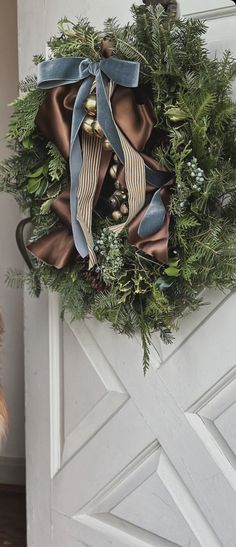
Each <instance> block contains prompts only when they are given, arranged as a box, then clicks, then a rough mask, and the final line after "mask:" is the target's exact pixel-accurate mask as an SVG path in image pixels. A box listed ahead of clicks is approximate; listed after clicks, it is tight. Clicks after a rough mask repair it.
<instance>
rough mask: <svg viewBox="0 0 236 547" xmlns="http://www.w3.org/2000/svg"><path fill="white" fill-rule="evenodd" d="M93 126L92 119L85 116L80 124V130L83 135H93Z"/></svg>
mask: <svg viewBox="0 0 236 547" xmlns="http://www.w3.org/2000/svg"><path fill="white" fill-rule="evenodd" d="M93 125H94V119H93V118H91V116H86V118H84V121H83V124H82V128H83V130H84V131H85V133H88V135H93Z"/></svg>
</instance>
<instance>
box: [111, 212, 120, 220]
mask: <svg viewBox="0 0 236 547" xmlns="http://www.w3.org/2000/svg"><path fill="white" fill-rule="evenodd" d="M111 216H112V218H113V220H120V219H121V218H122V213H121V212H120V211H113V213H112V215H111Z"/></svg>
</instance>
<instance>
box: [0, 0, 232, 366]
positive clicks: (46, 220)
mask: <svg viewBox="0 0 236 547" xmlns="http://www.w3.org/2000/svg"><path fill="white" fill-rule="evenodd" d="M132 16H133V20H132V22H131V23H130V24H128V25H127V26H126V27H121V26H120V25H119V23H118V22H117V21H116V20H115V19H109V20H108V21H107V22H106V23H105V27H104V32H103V33H100V32H97V31H96V30H95V29H94V28H93V27H92V26H91V25H90V23H89V22H88V21H87V20H85V19H79V20H78V21H77V22H76V23H75V24H74V23H71V22H70V21H69V20H68V19H66V18H64V19H63V20H61V21H60V23H59V26H58V28H59V35H58V36H54V37H53V38H52V39H51V40H50V42H49V46H50V48H51V51H52V55H53V56H54V57H62V56H71V55H72V56H82V57H90V58H92V59H93V60H96V61H97V60H99V58H100V50H99V47H100V40H101V38H103V37H104V35H105V36H106V37H107V38H109V39H110V40H111V41H112V44H113V50H114V55H115V56H117V57H119V58H122V59H128V60H132V61H139V62H140V66H141V85H142V86H144V89H146V90H148V92H150V91H151V98H152V101H153V104H154V108H155V113H156V118H157V126H158V128H159V129H162V130H163V131H164V132H165V134H166V135H167V137H168V138H166V139H165V144H163V145H162V146H156V147H155V148H154V150H153V155H154V157H155V158H156V159H157V160H158V161H160V163H162V164H163V165H164V166H165V167H167V168H168V169H169V170H171V171H173V172H174V173H175V176H176V186H175V188H174V191H173V196H172V201H171V207H170V208H171V213H172V221H171V234H170V260H169V264H166V265H164V266H163V265H161V264H159V263H157V262H156V261H155V260H154V259H152V258H151V257H149V256H147V255H144V254H143V253H142V252H140V251H137V250H136V249H135V248H133V247H131V246H130V245H129V244H128V242H127V235H126V233H125V231H124V232H123V233H122V234H121V235H120V236H119V237H118V238H117V237H115V236H114V234H112V233H111V232H110V231H109V221H108V220H106V219H101V218H100V217H98V216H97V215H96V214H95V215H94V233H95V240H96V247H97V255H98V258H99V267H100V268H101V272H102V276H103V278H104V280H105V281H106V284H107V289H106V291H105V292H101V293H97V292H96V291H94V290H93V289H92V288H91V286H90V285H89V283H88V281H87V280H86V278H85V277H84V276H83V275H82V271H81V266H80V264H79V263H76V264H74V265H73V266H71V267H68V268H65V269H64V270H63V271H57V270H56V269H54V268H50V267H48V266H46V265H44V264H40V263H38V262H37V261H35V270H34V271H32V272H29V273H27V274H25V275H23V274H20V273H16V272H10V273H9V275H8V283H9V284H10V285H11V286H18V285H19V283H21V282H24V281H25V282H26V283H27V285H28V288H29V290H30V291H31V292H32V293H34V292H35V287H38V281H39V280H40V281H41V284H42V285H44V286H46V287H48V288H49V289H50V290H52V291H58V292H59V293H60V295H61V297H62V306H63V310H69V311H70V313H71V316H72V318H75V319H83V318H84V317H86V316H87V315H89V314H93V315H94V316H95V317H96V318H97V319H98V320H100V321H107V320H108V321H110V323H111V324H112V326H113V328H114V329H115V330H116V331H117V332H119V333H126V334H127V335H128V336H132V335H133V334H134V333H135V332H136V331H137V330H138V331H140V333H141V339H142V344H143V348H144V360H143V365H144V370H145V371H146V369H147V368H148V366H149V347H150V342H151V334H152V332H155V331H158V332H159V333H160V336H161V338H162V339H163V340H164V341H165V342H167V343H168V342H170V341H171V339H172V332H173V330H174V329H175V328H176V327H177V323H178V320H179V318H180V317H181V316H182V315H183V314H184V313H186V311H188V310H189V311H190V310H195V309H197V308H198V307H199V306H200V305H201V299H200V297H199V294H200V293H201V291H202V289H204V288H205V287H215V288H220V289H222V290H224V289H230V290H234V289H235V250H236V239H235V228H236V215H235V213H236V104H235V103H234V101H233V99H232V83H233V81H234V78H235V75H236V64H235V60H234V59H233V58H232V56H231V54H230V52H228V51H226V52H225V53H224V55H223V57H222V59H221V60H217V59H216V58H215V59H210V58H209V55H208V51H207V47H206V44H205V41H204V34H205V32H206V27H205V24H204V23H203V22H202V21H199V20H197V19H190V20H178V19H177V20H176V19H172V18H169V17H168V16H167V15H166V13H165V12H164V10H163V9H162V8H161V7H160V6H159V7H149V8H146V7H144V6H139V7H137V6H133V7H132ZM40 60H42V58H41V57H40V56H38V57H35V63H36V64H37V62H39V61H40ZM22 90H23V95H21V97H20V98H19V99H17V100H16V101H15V102H14V108H15V111H14V114H13V116H12V120H11V123H10V128H9V135H8V143H9V146H10V148H11V149H12V155H11V156H10V158H9V159H8V160H6V161H5V162H3V164H2V166H1V173H0V188H1V189H2V190H4V191H7V192H11V193H12V194H14V196H15V197H16V199H17V201H18V202H19V204H20V206H21V207H22V208H23V209H24V210H26V209H27V210H29V212H30V215H31V218H32V222H33V235H32V238H33V239H37V238H38V237H40V236H41V235H43V234H45V233H49V232H50V231H51V230H52V229H54V228H55V226H56V225H57V222H58V221H57V219H56V217H55V215H54V214H53V213H52V212H51V211H50V203H51V199H52V198H53V197H54V196H55V195H57V194H58V193H59V192H60V191H61V189H62V187H63V184H64V182H65V180H66V179H67V176H68V166H67V165H66V163H65V162H64V160H63V158H62V157H61V156H60V154H59V152H58V151H57V149H56V148H55V147H54V145H52V144H48V143H47V142H45V141H44V139H42V137H41V136H40V135H39V133H38V132H37V129H36V127H35V124H34V118H35V115H36V113H37V109H38V107H39V105H40V103H41V101H42V100H43V98H44V92H42V91H40V90H38V89H36V83H35V78H33V77H29V78H28V79H26V81H25V82H24V83H23V84H22Z"/></svg>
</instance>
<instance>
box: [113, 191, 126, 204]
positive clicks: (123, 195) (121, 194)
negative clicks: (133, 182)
mask: <svg viewBox="0 0 236 547" xmlns="http://www.w3.org/2000/svg"><path fill="white" fill-rule="evenodd" d="M113 195H114V196H115V197H116V199H118V201H119V202H120V203H123V202H125V201H127V194H126V193H125V192H124V191H123V190H121V191H120V190H116V191H115V192H114V194H113Z"/></svg>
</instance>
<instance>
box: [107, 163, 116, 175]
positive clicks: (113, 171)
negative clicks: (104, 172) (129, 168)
mask: <svg viewBox="0 0 236 547" xmlns="http://www.w3.org/2000/svg"><path fill="white" fill-rule="evenodd" d="M117 170H118V165H116V164H115V163H114V165H112V166H111V168H110V171H109V173H110V175H111V178H112V179H116V176H117Z"/></svg>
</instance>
